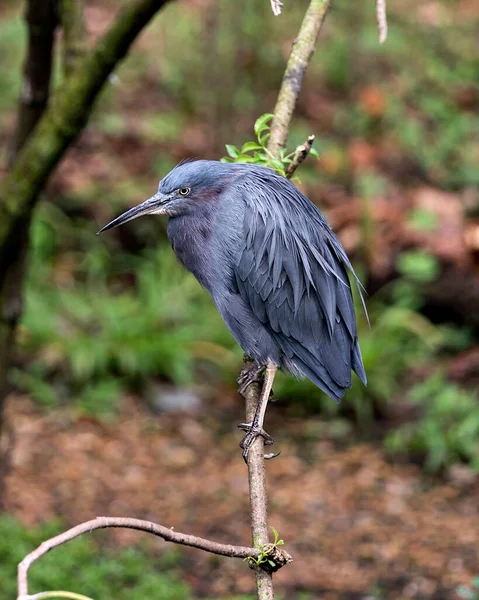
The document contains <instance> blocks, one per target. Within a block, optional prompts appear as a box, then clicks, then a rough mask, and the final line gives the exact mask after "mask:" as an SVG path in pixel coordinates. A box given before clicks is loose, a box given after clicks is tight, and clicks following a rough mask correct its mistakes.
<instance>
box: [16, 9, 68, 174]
mask: <svg viewBox="0 0 479 600" xmlns="http://www.w3.org/2000/svg"><path fill="white" fill-rule="evenodd" d="M25 21H26V24H27V30H28V48H27V55H26V58H25V63H24V67H23V84H22V91H21V94H20V101H19V104H18V116H17V126H16V131H15V134H14V137H13V143H12V145H11V149H10V153H9V157H8V159H9V160H8V162H9V165H10V166H11V165H12V164H13V162H14V159H15V157H16V155H17V153H18V151H19V150H20V149H21V148H22V146H23V145H24V143H25V141H26V140H27V138H28V136H29V135H30V133H31V132H32V130H33V129H34V127H35V125H36V124H37V122H38V120H39V119H40V117H41V116H42V114H43V111H44V110H45V107H46V106H47V103H48V97H49V93H50V79H51V73H52V52H53V34H54V31H55V27H56V25H57V18H56V14H55V9H54V5H53V2H52V0H29V1H28V4H27V8H26V12H25Z"/></svg>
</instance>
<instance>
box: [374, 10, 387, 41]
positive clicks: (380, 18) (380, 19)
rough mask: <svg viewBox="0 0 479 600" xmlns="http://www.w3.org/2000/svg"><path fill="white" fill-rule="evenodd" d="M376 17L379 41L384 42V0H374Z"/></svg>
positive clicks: (385, 22) (385, 26)
mask: <svg viewBox="0 0 479 600" xmlns="http://www.w3.org/2000/svg"><path fill="white" fill-rule="evenodd" d="M376 19H377V22H378V33H379V43H380V44H384V42H385V41H386V39H387V37H388V20H387V16H386V0H376Z"/></svg>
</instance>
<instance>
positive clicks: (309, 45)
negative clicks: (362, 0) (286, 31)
mask: <svg viewBox="0 0 479 600" xmlns="http://www.w3.org/2000/svg"><path fill="white" fill-rule="evenodd" d="M329 3H330V0H311V3H310V5H309V8H308V10H307V11H306V14H305V16H304V19H303V22H302V24H301V28H300V30H299V33H298V37H297V38H296V40H295V41H294V43H293V48H292V49H291V54H290V55H289V59H288V64H287V65H286V70H285V72H284V75H283V81H282V82H281V88H280V91H279V94H278V100H277V102H276V106H275V109H274V119H273V123H272V124H271V137H270V139H269V142H268V149H269V150H270V151H271V152H272V153H273V154H278V153H279V151H280V150H281V148H284V146H285V145H286V140H287V138H288V132H289V126H290V123H291V119H292V117H293V112H294V108H295V106H296V101H297V99H298V96H299V93H300V91H301V86H302V84H303V78H304V74H305V72H306V68H307V66H308V65H309V62H310V60H311V56H312V54H313V52H314V48H315V45H316V40H317V38H318V35H319V32H320V30H321V26H322V24H323V22H324V17H325V16H326V12H327V10H328V8H329Z"/></svg>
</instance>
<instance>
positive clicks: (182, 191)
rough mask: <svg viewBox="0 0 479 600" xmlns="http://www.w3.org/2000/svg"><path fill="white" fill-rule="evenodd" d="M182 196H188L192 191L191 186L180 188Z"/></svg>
mask: <svg viewBox="0 0 479 600" xmlns="http://www.w3.org/2000/svg"><path fill="white" fill-rule="evenodd" d="M178 192H179V194H180V196H188V194H189V193H190V188H188V187H185V188H180V189H179V190H178Z"/></svg>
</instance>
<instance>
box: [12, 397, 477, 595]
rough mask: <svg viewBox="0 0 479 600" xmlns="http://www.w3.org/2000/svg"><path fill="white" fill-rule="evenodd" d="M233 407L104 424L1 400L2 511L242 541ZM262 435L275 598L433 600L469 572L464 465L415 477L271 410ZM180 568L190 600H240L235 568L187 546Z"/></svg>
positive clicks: (469, 506)
mask: <svg viewBox="0 0 479 600" xmlns="http://www.w3.org/2000/svg"><path fill="white" fill-rule="evenodd" d="M241 408H242V406H241V402H240V400H239V399H236V398H234V397H232V396H231V392H226V391H225V395H224V397H223V399H222V400H218V401H217V402H215V404H211V405H208V404H207V405H205V406H202V407H201V410H200V411H199V412H197V413H196V414H194V413H188V412H181V413H163V414H156V415H155V414H152V412H151V411H150V410H149V409H147V408H146V407H145V405H144V404H143V402H141V401H140V400H138V399H137V398H134V397H125V398H124V399H123V401H122V404H121V410H120V414H119V417H118V419H117V420H113V421H112V422H108V423H105V422H100V421H97V420H95V419H92V418H89V417H88V418H87V417H84V416H83V417H82V416H80V415H76V414H75V413H73V412H72V411H71V409H63V410H56V411H54V412H51V413H45V412H44V411H43V410H42V409H40V408H38V406H37V405H35V404H34V403H32V402H31V401H30V400H29V399H28V398H26V397H22V396H18V397H11V398H10V401H9V405H8V412H9V416H10V419H11V422H12V424H13V427H14V430H15V438H16V446H15V451H14V454H13V469H12V471H11V473H10V475H9V477H8V480H7V489H6V509H7V511H8V512H9V513H10V514H11V515H12V516H16V517H19V518H21V519H22V520H23V521H25V522H27V523H32V524H33V523H38V522H41V521H43V520H45V519H49V518H54V517H58V515H61V516H62V517H63V518H64V520H65V522H66V524H68V525H71V524H76V523H78V522H80V521H83V520H88V519H91V518H93V517H95V516H97V515H111V516H133V517H137V518H144V519H150V520H154V521H156V522H159V523H162V524H164V525H167V526H168V527H174V528H175V529H177V530H179V531H184V532H188V533H192V534H196V535H199V536H202V537H209V538H212V539H214V540H217V541H222V542H229V543H238V544H248V543H249V539H250V537H249V536H250V531H249V514H248V511H249V508H248V488H247V476H246V467H245V465H244V463H243V460H242V458H241V454H240V451H239V448H238V442H239V440H240V435H241V434H240V432H239V431H237V430H236V428H235V425H236V423H237V422H239V421H240V420H241V418H242V410H241ZM206 415H208V416H206ZM268 430H269V431H271V432H272V433H274V436H275V438H276V440H277V449H280V450H281V455H280V457H279V458H277V459H275V460H273V461H271V462H268V463H267V478H268V488H269V514H270V524H271V525H273V526H274V527H275V528H276V529H277V530H278V532H279V533H280V536H281V537H282V538H283V539H284V540H285V544H286V545H285V549H286V550H287V551H288V552H289V553H290V554H291V555H292V556H293V558H294V562H293V564H292V565H289V566H287V567H285V568H284V569H282V570H281V571H280V572H279V573H278V574H277V575H276V576H275V579H276V587H277V590H278V592H279V593H281V594H282V595H283V597H284V598H291V597H294V596H295V593H296V592H298V591H300V590H304V591H306V590H307V591H308V592H310V594H312V595H311V596H307V597H308V598H321V599H322V600H346V599H348V600H349V599H353V598H354V599H356V598H357V599H358V600H359V599H364V598H368V597H370V598H387V599H394V600H399V599H400V598H434V600H440V599H444V600H445V599H453V598H457V595H456V593H455V590H456V588H457V586H458V585H459V584H467V583H468V582H469V581H470V580H471V579H472V577H473V576H475V575H476V574H477V570H478V559H479V550H478V549H479V528H478V527H473V526H471V524H473V523H477V522H478V518H479V505H478V503H477V498H478V494H479V482H478V481H477V478H475V477H474V476H471V475H470V472H469V471H468V470H467V469H466V468H462V467H456V468H455V469H453V470H452V471H451V472H450V473H449V474H448V475H447V476H443V477H442V478H434V479H433V478H429V477H427V476H425V475H424V473H423V471H421V469H420V468H419V467H416V466H413V465H402V464H394V463H392V462H390V461H389V460H388V457H386V456H385V455H384V453H383V451H382V450H380V449H378V448H377V447H375V446H374V445H371V444H368V443H363V444H355V445H353V446H350V447H348V445H347V444H346V443H345V441H344V439H342V440H341V441H337V440H334V438H333V437H332V435H331V428H330V427H329V426H328V425H326V424H325V422H323V421H321V419H320V418H319V417H314V418H304V419H299V418H291V417H289V416H286V407H285V406H284V405H283V406H281V404H273V405H271V406H270V409H269V414H268ZM100 535H101V534H100ZM114 536H115V543H119V544H122V545H132V544H135V543H137V542H139V541H143V542H145V543H149V544H150V548H151V551H152V552H161V551H162V550H163V549H164V548H165V546H166V545H165V544H164V543H163V542H158V541H157V540H153V541H149V540H147V541H146V540H145V537H146V536H144V535H143V534H140V533H138V532H134V531H127V530H121V531H118V532H116V533H115V534H114ZM99 560H101V556H100V557H99ZM181 570H182V575H184V579H185V580H186V581H187V582H188V583H189V585H191V587H192V588H193V590H195V594H197V595H198V597H201V596H206V595H208V596H210V597H211V596H213V597H230V596H231V595H232V594H239V593H252V591H253V590H252V584H253V580H252V577H251V574H250V572H249V571H248V568H247V567H246V565H245V564H244V563H242V562H241V561H234V560H231V559H222V558H221V559H219V558H217V557H213V556H211V555H208V554H205V553H202V552H199V551H196V550H190V549H187V550H185V551H184V558H183V559H182V561H181Z"/></svg>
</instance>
